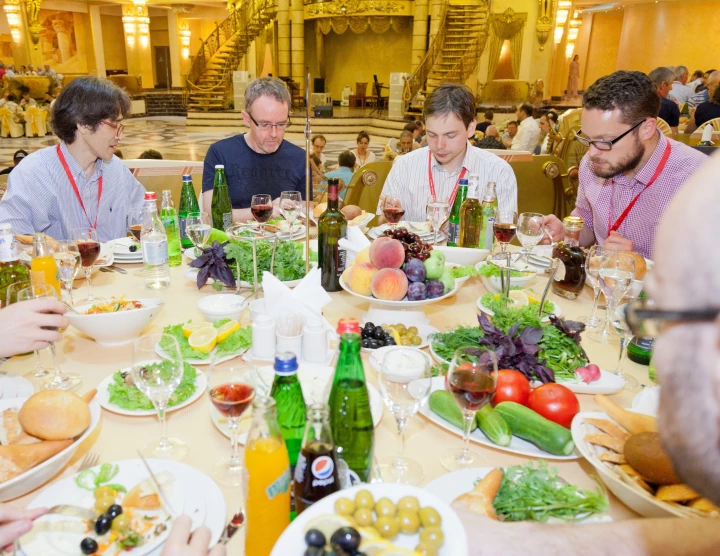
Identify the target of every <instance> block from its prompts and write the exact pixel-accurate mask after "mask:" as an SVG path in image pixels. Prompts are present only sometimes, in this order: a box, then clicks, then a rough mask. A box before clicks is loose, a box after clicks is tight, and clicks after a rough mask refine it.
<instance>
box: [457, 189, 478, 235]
mask: <svg viewBox="0 0 720 556" xmlns="http://www.w3.org/2000/svg"><path fill="white" fill-rule="evenodd" d="M479 186H480V182H479V179H478V176H470V179H469V180H468V194H467V199H465V201H464V202H463V204H462V207H460V240H459V241H458V245H459V246H460V247H480V233H481V232H482V230H483V213H482V205H481V204H480V201H479V200H478V195H479V193H480V192H479Z"/></svg>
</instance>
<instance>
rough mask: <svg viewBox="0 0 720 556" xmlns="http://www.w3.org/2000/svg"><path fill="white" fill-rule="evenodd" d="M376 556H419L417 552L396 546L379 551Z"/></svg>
mask: <svg viewBox="0 0 720 556" xmlns="http://www.w3.org/2000/svg"><path fill="white" fill-rule="evenodd" d="M376 556H421V554H420V553H419V552H416V551H415V550H410V549H407V548H398V547H397V546H391V547H390V548H386V549H385V550H381V551H380V552H378V553H377V554H376Z"/></svg>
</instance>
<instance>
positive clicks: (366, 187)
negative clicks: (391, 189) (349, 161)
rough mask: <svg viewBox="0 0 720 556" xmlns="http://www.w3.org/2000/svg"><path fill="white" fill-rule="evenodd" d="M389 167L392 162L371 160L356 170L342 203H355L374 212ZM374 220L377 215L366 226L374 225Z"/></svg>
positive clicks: (365, 209)
mask: <svg viewBox="0 0 720 556" xmlns="http://www.w3.org/2000/svg"><path fill="white" fill-rule="evenodd" d="M391 168H392V162H386V161H380V162H371V163H370V164H366V165H365V166H363V167H362V168H360V169H358V170H356V171H355V173H354V174H353V177H352V179H351V180H350V183H349V184H348V191H347V193H346V194H345V203H344V204H345V205H346V206H347V205H357V206H359V207H360V208H361V209H363V210H364V211H366V212H371V213H372V214H375V213H376V212H377V205H378V201H379V200H380V193H382V189H383V186H384V185H385V180H386V179H387V176H388V174H389V173H390V170H391ZM376 220H377V217H376V218H373V219H372V220H371V221H370V223H369V224H368V226H373V225H375V222H376Z"/></svg>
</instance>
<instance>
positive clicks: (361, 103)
mask: <svg viewBox="0 0 720 556" xmlns="http://www.w3.org/2000/svg"><path fill="white" fill-rule="evenodd" d="M367 86H368V84H367V83H355V94H354V95H350V108H365V102H366V100H367V96H366V93H367Z"/></svg>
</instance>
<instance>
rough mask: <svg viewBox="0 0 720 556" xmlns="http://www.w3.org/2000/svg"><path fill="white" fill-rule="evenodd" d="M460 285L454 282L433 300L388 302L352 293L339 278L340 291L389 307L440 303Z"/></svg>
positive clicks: (455, 291)
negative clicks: (446, 291)
mask: <svg viewBox="0 0 720 556" xmlns="http://www.w3.org/2000/svg"><path fill="white" fill-rule="evenodd" d="M461 285H462V283H460V284H458V282H457V281H456V282H455V287H454V288H453V289H452V290H450V291H449V292H448V293H446V294H445V295H441V296H440V297H435V298H433V299H422V300H420V301H409V300H408V298H407V296H406V297H404V298H403V299H402V300H400V301H388V300H386V299H378V298H377V297H372V296H370V295H361V294H359V293H355V292H354V291H352V290H351V289H350V287H349V286H348V285H347V283H346V282H345V280H343V277H342V276H340V287H342V289H344V290H345V291H346V292H348V293H349V294H350V295H353V296H355V297H359V298H360V299H364V300H365V301H369V302H370V303H375V304H376V305H387V306H390V307H418V306H420V305H430V304H431V303H436V302H438V301H442V300H443V299H447V298H449V297H452V296H453V295H455V294H456V293H457V292H458V290H459V289H460V286H461Z"/></svg>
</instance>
